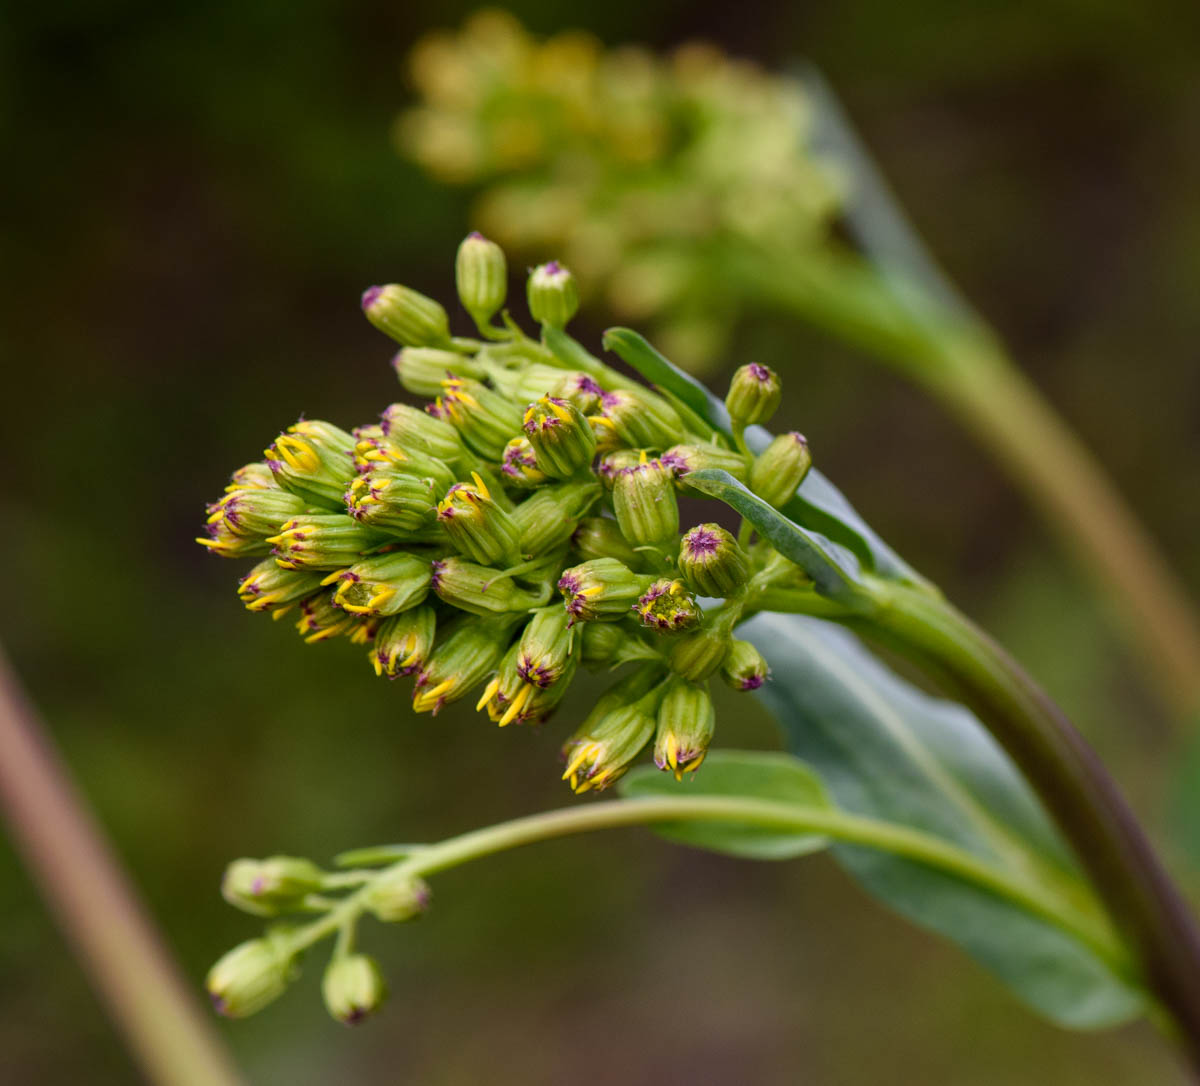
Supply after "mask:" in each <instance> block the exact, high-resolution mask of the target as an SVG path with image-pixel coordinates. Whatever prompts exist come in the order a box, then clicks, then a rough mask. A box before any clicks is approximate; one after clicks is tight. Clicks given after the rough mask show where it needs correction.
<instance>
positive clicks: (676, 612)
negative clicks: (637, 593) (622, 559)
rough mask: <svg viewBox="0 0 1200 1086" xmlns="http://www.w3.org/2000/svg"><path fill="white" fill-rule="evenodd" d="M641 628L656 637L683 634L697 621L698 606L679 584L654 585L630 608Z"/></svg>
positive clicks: (667, 582) (698, 617) (699, 614)
mask: <svg viewBox="0 0 1200 1086" xmlns="http://www.w3.org/2000/svg"><path fill="white" fill-rule="evenodd" d="M633 609H634V611H635V612H636V613H637V616H638V618H640V619H641V621H642V625H643V626H646V627H648V628H649V629H652V630H658V631H659V632H660V633H672V632H674V631H676V630H686V629H687V628H688V627H689V626H695V625H696V623H697V622H699V621H700V617H701V612H700V605H699V604H697V603H696V600H695V597H694V596H693V595H692V594H691V593H690V592H689V591H688V590H687V588H686V587H685V586H684V583H683V582H682V581H669V580H666V579H664V580H660V581H655V582H654V583H653V584H652V585H651V586H650V587H649V588H648V589H646V591H645V593H643V595H642V596H641V597H640V598H639V599H638V601H637V603H635V604H634V605H633Z"/></svg>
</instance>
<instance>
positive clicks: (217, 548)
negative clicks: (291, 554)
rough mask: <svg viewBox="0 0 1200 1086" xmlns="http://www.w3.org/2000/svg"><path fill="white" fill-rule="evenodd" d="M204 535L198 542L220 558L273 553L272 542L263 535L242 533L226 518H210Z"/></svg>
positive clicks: (249, 556)
mask: <svg viewBox="0 0 1200 1086" xmlns="http://www.w3.org/2000/svg"><path fill="white" fill-rule="evenodd" d="M204 532H205V534H204V535H201V536H197V537H196V542H197V543H199V544H200V546H202V547H207V548H208V553H209V554H215V555H217V557H219V558H258V557H261V556H262V555H264V554H270V553H271V544H270V542H269V541H268V540H266V539H264V538H263V537H262V536H257V535H241V534H239V533H238V532H234V531H232V530H231V529H230V527H229V525H228V524H227V523H226V522H225V518H224V517H222V518H221V519H220V520H215V521H214V520H210V521H209V522H208V523H207V524H205V526H204Z"/></svg>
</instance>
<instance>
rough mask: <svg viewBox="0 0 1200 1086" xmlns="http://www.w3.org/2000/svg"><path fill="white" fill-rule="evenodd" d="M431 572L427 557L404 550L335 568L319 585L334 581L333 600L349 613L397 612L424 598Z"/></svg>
mask: <svg viewBox="0 0 1200 1086" xmlns="http://www.w3.org/2000/svg"><path fill="white" fill-rule="evenodd" d="M432 580H433V571H432V569H431V567H430V562H429V560H428V559H427V558H421V557H418V556H417V555H415V554H406V553H405V552H404V551H393V552H391V553H388V554H376V555H373V556H372V557H370V558H364V559H363V560H362V561H361V562H355V563H354V565H352V566H351V567H350V568H349V569H341V570H335V571H334V572H333V573H331V574H330V575H329V576H328V577H326V578H325V579H324V580H323V581H322V582H321V584H323V585H331V584H334V583H336V584H337V588H336V589H335V590H334V594H333V602H334V603H335V604H336V605H337V606H338V607H340V608H341V609H342V610H343V611H348V612H349V613H350V614H352V615H378V616H386V615H398V614H400V613H401V612H402V611H407V610H408V609H409V608H411V607H416V606H417V604H419V603H421V602H422V601H424V599H425V597H426V596H427V595H428V594H429V585H430V583H431V582H432Z"/></svg>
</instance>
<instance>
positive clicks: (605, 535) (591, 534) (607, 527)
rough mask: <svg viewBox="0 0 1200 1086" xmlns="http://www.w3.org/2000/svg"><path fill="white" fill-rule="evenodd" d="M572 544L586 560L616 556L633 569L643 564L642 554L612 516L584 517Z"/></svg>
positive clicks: (572, 538)
mask: <svg viewBox="0 0 1200 1086" xmlns="http://www.w3.org/2000/svg"><path fill="white" fill-rule="evenodd" d="M571 546H572V547H574V548H575V550H576V551H577V552H578V553H579V555H580V556H581V557H582V558H583V559H584V561H590V560H591V559H593V558H615V559H617V561H619V562H624V563H625V565H627V566H629V567H630V568H631V569H636V568H637V567H638V566H639V565H641V561H642V556H641V555H640V554H638V552H637V551H635V550H634V549H633V547H632V546H631V545H630V543H629V541H628V540H627V539H626V538H625V537H624V536H623V535H622V534H621V529H620V526H619V525H618V524H617V522H616V521H615V520H613V519H611V518H610V517H584V518H583V520H581V521H580V522H579V527H578V528H576V529H575V531H574V533H573V534H572V536H571Z"/></svg>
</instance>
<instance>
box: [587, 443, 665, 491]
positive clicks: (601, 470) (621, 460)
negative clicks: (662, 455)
mask: <svg viewBox="0 0 1200 1086" xmlns="http://www.w3.org/2000/svg"><path fill="white" fill-rule="evenodd" d="M645 461H646V450H645V449H614V450H613V451H612V452H608V453H605V454H604V455H603V456H602V457H600V461H599V463H597V465H596V477H597V478H598V479H599V480H600V482H602V483H603V484H604V488H605V489H606V490H612V488H613V487H614V486H615V485H616V482H617V476H618V475H620V474H621V472H623V471H624V470H625V469H626V468H632V467H635V466H637V465H638V464H642V463H645ZM663 463H664V464H665V463H666V461H665V460H664V461H663Z"/></svg>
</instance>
